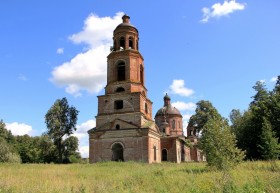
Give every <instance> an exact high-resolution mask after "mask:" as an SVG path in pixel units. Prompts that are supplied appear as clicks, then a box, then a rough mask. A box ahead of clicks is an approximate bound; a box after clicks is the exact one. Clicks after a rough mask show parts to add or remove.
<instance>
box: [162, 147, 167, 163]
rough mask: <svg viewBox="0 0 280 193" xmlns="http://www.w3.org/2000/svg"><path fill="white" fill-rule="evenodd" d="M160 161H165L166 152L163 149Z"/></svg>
mask: <svg viewBox="0 0 280 193" xmlns="http://www.w3.org/2000/svg"><path fill="white" fill-rule="evenodd" d="M161 154H162V155H161V161H167V150H166V149H163V150H162V151H161Z"/></svg>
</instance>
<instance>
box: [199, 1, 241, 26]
mask: <svg viewBox="0 0 280 193" xmlns="http://www.w3.org/2000/svg"><path fill="white" fill-rule="evenodd" d="M245 6H246V4H245V3H238V2H236V1H235V0H230V1H227V0H226V1H224V3H223V4H221V3H215V4H214V5H212V7H211V8H208V7H203V8H202V12H203V18H202V20H201V22H203V23H207V22H208V20H209V19H210V18H218V17H222V16H227V15H229V14H230V13H233V12H234V11H238V10H244V9H245Z"/></svg>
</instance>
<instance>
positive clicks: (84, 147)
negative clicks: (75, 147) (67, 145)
mask: <svg viewBox="0 0 280 193" xmlns="http://www.w3.org/2000/svg"><path fill="white" fill-rule="evenodd" d="M95 126H96V121H95V120H88V121H86V122H84V123H82V124H80V125H77V130H76V131H75V133H74V134H73V136H75V137H77V138H78V139H79V152H80V153H81V156H82V157H83V158H87V157H89V146H88V144H89V141H88V133H87V131H88V130H90V129H92V128H94V127H95Z"/></svg>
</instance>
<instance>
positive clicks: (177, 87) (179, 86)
mask: <svg viewBox="0 0 280 193" xmlns="http://www.w3.org/2000/svg"><path fill="white" fill-rule="evenodd" d="M169 91H170V92H171V93H173V94H178V95H180V96H185V97H189V96H191V95H192V94H193V93H194V91H193V90H192V89H189V88H186V87H185V81H184V80H173V82H172V85H171V86H169Z"/></svg>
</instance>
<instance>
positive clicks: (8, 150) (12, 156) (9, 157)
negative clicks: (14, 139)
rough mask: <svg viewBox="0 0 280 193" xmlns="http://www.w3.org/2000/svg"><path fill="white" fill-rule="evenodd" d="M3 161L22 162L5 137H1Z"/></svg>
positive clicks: (1, 159)
mask: <svg viewBox="0 0 280 193" xmlns="http://www.w3.org/2000/svg"><path fill="white" fill-rule="evenodd" d="M3 162H8V163H20V162H21V159H20V156H19V155H18V153H17V152H16V151H15V150H14V149H13V147H12V146H11V145H9V144H8V143H7V142H6V140H5V139H4V138H2V137H0V163H3Z"/></svg>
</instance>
